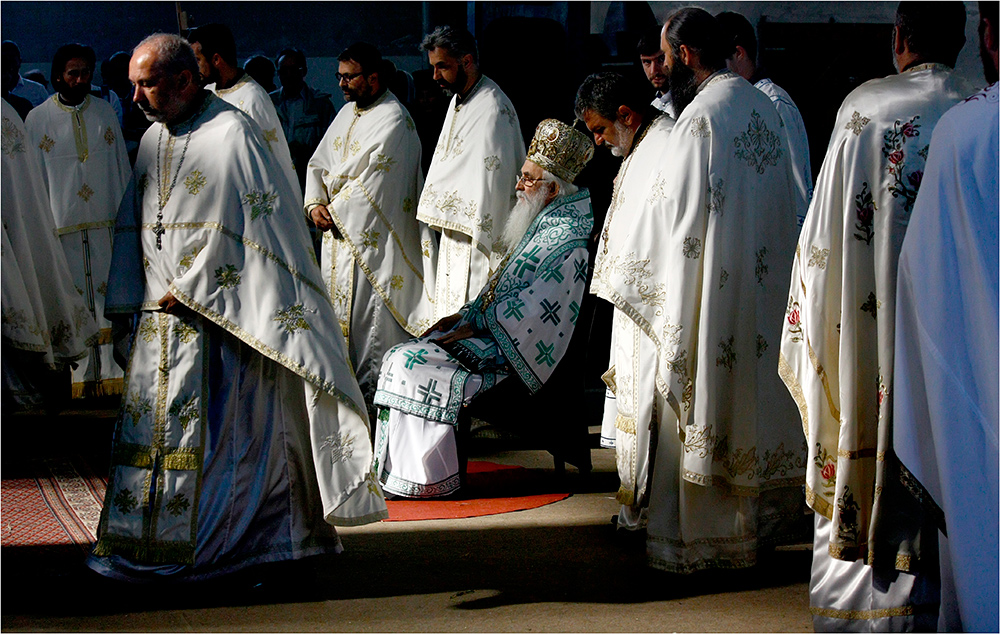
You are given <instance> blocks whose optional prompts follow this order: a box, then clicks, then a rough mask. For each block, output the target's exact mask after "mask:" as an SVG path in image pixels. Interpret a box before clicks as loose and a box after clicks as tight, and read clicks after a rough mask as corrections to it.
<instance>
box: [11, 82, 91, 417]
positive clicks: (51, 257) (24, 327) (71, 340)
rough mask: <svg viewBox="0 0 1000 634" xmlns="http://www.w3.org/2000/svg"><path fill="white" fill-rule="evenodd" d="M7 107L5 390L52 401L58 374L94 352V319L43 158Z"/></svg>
mask: <svg viewBox="0 0 1000 634" xmlns="http://www.w3.org/2000/svg"><path fill="white" fill-rule="evenodd" d="M0 107H2V109H3V111H2V114H3V119H2V122H3V126H2V134H3V182H2V185H0V196H2V199H3V201H2V207H3V249H0V254H2V260H3V262H2V264H3V295H2V300H0V310H2V312H3V390H4V402H5V404H6V403H8V402H11V401H9V400H8V399H13V403H15V404H17V405H19V406H23V407H34V406H39V405H41V406H49V405H52V398H53V394H52V387H53V383H54V381H53V377H52V376H51V374H48V373H47V372H46V371H47V370H55V371H61V370H64V369H65V368H66V367H67V365H68V364H70V363H74V362H77V361H79V360H80V359H82V358H83V357H85V356H86V355H87V354H89V349H90V347H91V346H92V345H93V343H94V341H96V339H97V336H98V334H97V324H96V323H95V322H94V318H93V316H92V315H91V313H90V310H89V309H88V308H87V305H86V304H85V303H84V300H83V298H82V297H80V295H79V294H77V292H76V289H74V288H73V277H72V275H71V274H70V270H69V265H68V264H67V263H66V255H65V254H64V253H63V249H62V245H60V244H59V238H58V237H57V236H56V228H55V223H54V222H53V220H52V215H51V214H50V213H49V203H48V199H47V198H46V197H45V185H44V184H43V182H42V170H41V165H39V163H38V161H37V157H36V156H35V153H34V152H30V151H29V147H28V143H29V141H28V134H27V131H26V130H25V128H24V124H23V123H22V122H21V117H20V116H18V114H17V112H16V111H15V110H14V107H13V106H11V105H10V104H8V103H7V102H6V101H3V102H2V103H0Z"/></svg>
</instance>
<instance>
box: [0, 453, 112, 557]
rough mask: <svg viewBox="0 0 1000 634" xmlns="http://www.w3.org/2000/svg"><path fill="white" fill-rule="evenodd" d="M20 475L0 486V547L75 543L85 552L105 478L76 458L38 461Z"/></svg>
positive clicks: (98, 512) (91, 539)
mask: <svg viewBox="0 0 1000 634" xmlns="http://www.w3.org/2000/svg"><path fill="white" fill-rule="evenodd" d="M20 475H21V477H18V478H12V479H5V480H4V481H3V484H2V486H0V526H2V533H0V544H2V545H3V547H4V548H6V547H8V546H22V547H23V546H29V547H35V548H37V547H42V548H45V547H51V546H66V545H76V546H78V547H79V548H80V552H81V553H84V552H88V551H89V550H90V547H91V546H92V545H93V543H94V541H95V540H96V539H97V535H96V533H97V524H98V522H99V521H100V519H101V505H102V503H103V502H104V491H105V489H106V488H107V480H106V479H105V478H103V477H101V476H98V475H96V474H95V473H94V472H93V471H92V470H91V469H90V468H89V467H88V466H87V464H86V463H85V462H84V461H83V460H79V459H74V460H67V459H52V460H39V461H36V462H32V463H31V464H30V467H29V469H28V471H27V472H25V473H22V474H20Z"/></svg>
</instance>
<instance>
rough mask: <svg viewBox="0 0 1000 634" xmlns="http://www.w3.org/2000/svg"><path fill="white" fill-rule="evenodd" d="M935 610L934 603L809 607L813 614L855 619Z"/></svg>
mask: <svg viewBox="0 0 1000 634" xmlns="http://www.w3.org/2000/svg"><path fill="white" fill-rule="evenodd" d="M937 610H938V604H936V603H935V604H932V605H902V606H899V607H896V608H882V609H880V610H833V609H830V608H814V607H812V606H810V607H809V613H810V614H812V615H813V616H822V617H825V618H828V619H848V620H855V621H868V620H871V619H884V618H888V617H893V616H913V615H915V614H921V613H930V612H936V611H937Z"/></svg>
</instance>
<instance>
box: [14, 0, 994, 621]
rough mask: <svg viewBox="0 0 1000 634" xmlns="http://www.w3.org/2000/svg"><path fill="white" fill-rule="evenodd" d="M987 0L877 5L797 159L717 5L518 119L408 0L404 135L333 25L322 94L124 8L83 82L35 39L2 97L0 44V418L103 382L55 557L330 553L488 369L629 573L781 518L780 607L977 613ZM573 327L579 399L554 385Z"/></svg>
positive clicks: (984, 521)
mask: <svg viewBox="0 0 1000 634" xmlns="http://www.w3.org/2000/svg"><path fill="white" fill-rule="evenodd" d="M997 6H998V3H996V2H980V3H979V21H978V34H979V41H978V42H967V41H966V39H967V38H966V35H965V33H966V22H967V15H966V9H965V5H964V4H963V3H961V2H901V3H899V5H898V7H897V8H896V10H895V23H894V25H893V28H892V41H891V42H886V44H888V45H889V47H888V48H889V50H888V51H886V53H888V54H891V56H892V60H893V65H894V67H895V69H896V73H895V74H892V75H889V76H886V77H881V78H876V79H872V80H869V81H866V82H864V83H862V84H860V85H859V86H857V87H856V88H854V89H853V90H852V91H851V92H850V94H848V95H847V97H846V99H844V100H843V103H842V104H841V105H840V107H839V110H838V111H837V112H836V116H835V120H833V121H826V122H824V125H827V126H829V125H830V124H832V125H833V127H832V134H831V135H830V137H829V143H828V146H827V148H826V151H825V154H824V153H817V154H814V155H813V157H818V156H823V159H822V161H821V163H818V164H815V162H814V161H811V159H810V148H809V139H808V135H807V130H806V123H804V117H803V114H802V112H801V111H800V109H799V107H798V106H797V105H796V103H795V101H794V100H793V98H792V96H791V95H790V94H789V92H788V91H787V90H785V89H784V88H782V87H781V86H779V85H778V84H776V83H775V82H774V81H773V80H772V79H771V78H770V77H769V76H768V74H767V72H766V69H765V68H764V67H763V65H762V64H760V63H759V58H760V55H759V50H760V49H761V48H762V47H763V45H762V44H761V43H759V42H758V35H757V32H756V29H755V27H754V26H753V25H752V24H751V22H750V21H749V20H748V19H747V17H745V16H743V15H740V14H738V13H734V12H731V11H723V12H719V13H718V14H717V15H713V14H712V13H709V12H708V11H706V10H704V9H701V8H697V7H684V8H680V9H678V10H675V11H672V12H671V13H670V14H669V16H668V17H667V19H666V20H665V21H663V23H662V24H661V25H658V26H657V27H656V28H648V29H646V30H645V31H644V32H643V33H642V34H641V37H639V38H638V46H637V47H636V48H635V53H634V58H635V59H634V60H633V62H634V63H635V64H636V65H639V64H641V69H642V70H643V71H644V73H645V79H646V80H647V81H645V82H644V81H637V80H636V79H635V78H634V77H633V76H630V75H628V74H626V73H623V72H618V70H615V69H603V70H601V71H599V72H596V73H593V74H590V75H589V76H587V77H586V78H585V79H584V80H583V81H582V83H579V85H576V86H574V88H575V96H574V98H573V103H572V104H571V106H572V107H571V108H569V109H568V110H554V111H553V112H549V113H547V114H546V115H545V116H544V117H542V118H540V119H538V120H535V121H524V123H525V125H526V126H527V127H525V128H524V130H526V131H527V130H530V131H532V132H530V134H529V133H528V132H522V120H521V119H519V117H518V112H517V111H516V110H515V105H514V104H515V101H512V100H511V99H510V98H508V95H507V94H505V92H504V90H503V89H501V86H500V84H499V83H498V82H497V81H494V79H491V78H490V77H488V76H487V75H486V74H484V72H483V66H482V64H481V59H480V45H479V43H478V42H477V38H476V37H474V36H473V35H472V34H471V33H470V32H469V31H467V30H465V29H464V28H460V27H454V26H438V27H436V28H431V29H425V30H426V31H427V32H426V33H424V34H422V38H423V39H422V41H421V42H420V45H419V54H420V55H421V56H422V59H423V61H424V62H425V63H426V66H429V68H430V70H429V71H428V74H429V75H430V76H431V77H432V78H433V84H434V88H435V89H440V90H442V91H443V93H442V94H443V95H446V98H448V99H449V101H447V107H446V108H445V107H442V109H441V112H442V115H443V116H442V118H440V119H437V120H435V123H434V125H435V127H434V128H432V129H430V130H429V134H430V138H431V139H436V143H431V144H426V143H425V139H424V134H423V132H424V130H425V129H427V128H426V126H427V121H428V119H427V118H426V117H423V116H421V115H419V114H418V112H417V111H416V108H417V107H418V105H417V104H418V101H417V97H416V96H415V94H416V92H415V91H414V89H413V85H412V81H413V80H412V78H411V84H410V85H409V87H408V85H407V84H406V82H402V83H401V81H400V77H404V79H405V75H406V74H405V73H404V74H403V75H402V76H401V75H400V74H399V73H400V72H402V71H397V70H396V68H395V66H394V65H392V63H391V62H390V61H389V60H388V58H387V57H383V54H382V53H381V52H380V50H379V48H377V47H376V46H373V45H372V44H370V43H367V42H365V41H362V40H363V37H359V38H358V41H355V42H354V43H352V44H350V45H349V46H347V47H346V48H344V49H343V51H342V52H341V53H340V54H339V56H338V57H337V58H336V68H337V72H336V81H337V85H338V87H339V89H340V91H341V92H342V93H343V101H344V102H345V105H344V106H343V107H341V108H340V109H339V111H337V112H335V113H334V108H333V106H332V104H331V103H330V101H329V99H328V97H327V96H324V95H323V94H322V93H320V92H318V91H314V90H313V89H312V88H310V87H309V86H308V85H307V84H306V83H305V81H304V77H305V74H306V57H305V55H304V54H303V53H302V52H301V51H299V50H297V49H285V50H284V51H282V52H281V53H279V55H278V56H277V58H276V60H275V66H276V67H277V68H278V73H279V75H280V77H281V83H282V86H281V88H280V89H278V88H275V86H274V85H273V84H272V85H271V86H270V87H268V88H265V87H263V86H262V85H261V82H263V80H260V82H259V81H258V80H257V79H255V78H254V77H252V76H251V75H250V73H249V72H247V71H245V70H244V69H243V68H241V67H240V65H239V64H238V62H237V59H238V58H237V55H238V50H237V44H236V38H234V35H233V32H232V31H231V30H230V28H229V27H228V26H226V25H224V24H219V23H210V24H205V25H203V26H197V27H194V28H190V29H184V30H183V32H182V33H181V34H179V35H178V34H168V33H153V34H152V35H149V36H148V37H145V39H142V40H141V41H139V42H138V43H137V44H135V46H134V48H133V49H132V50H131V51H130V53H129V54H128V55H127V60H128V63H127V82H125V85H126V86H127V87H129V88H128V90H129V92H128V93H127V94H124V95H122V96H121V97H118V96H116V95H115V91H111V92H110V94H108V95H102V94H101V93H100V92H99V91H94V90H92V85H91V84H92V78H93V77H94V74H95V71H96V66H97V59H96V56H95V53H94V50H93V49H92V48H90V47H89V46H86V45H82V44H75V43H74V44H66V45H64V46H61V47H59V48H58V50H57V51H56V52H55V54H54V56H53V58H52V70H51V83H52V87H53V88H54V89H55V94H53V95H51V96H48V97H45V98H44V99H36V98H35V94H34V93H33V92H32V90H34V88H33V86H31V85H30V84H33V82H29V81H28V80H25V79H24V78H23V77H21V75H20V74H19V65H20V52H19V51H18V49H17V46H16V45H15V44H14V43H13V42H4V59H3V62H4V68H3V73H4V75H3V82H4V84H3V90H4V103H3V130H2V132H3V183H2V194H3V251H2V255H3V278H2V279H3V285H2V286H3V288H2V290H3V294H2V312H3V329H2V332H3V340H2V341H3V406H4V409H5V411H8V412H10V411H33V410H46V411H56V410H57V409H58V408H60V407H66V406H67V405H66V403H67V402H69V401H74V402H76V401H81V400H82V401H86V400H87V399H93V398H98V397H102V398H107V397H114V398H115V399H116V402H120V406H119V410H118V414H117V419H116V422H115V431H114V438H113V445H112V446H111V447H108V451H109V452H110V456H111V458H110V472H109V474H108V477H107V489H106V495H105V498H104V504H103V509H102V511H101V514H100V520H99V525H98V528H97V541H96V543H95V544H94V545H93V548H92V550H91V551H90V553H89V556H88V557H87V559H86V565H87V566H88V567H89V568H90V569H91V570H93V571H96V572H97V573H99V574H100V575H103V576H104V577H107V578H111V579H114V580H118V581H120V582H126V583H148V582H151V581H154V582H155V581H159V582H168V581H198V580H205V579H214V578H217V577H220V576H223V575H228V574H230V573H233V572H236V571H239V570H243V569H246V568H248V567H250V566H255V565H258V564H264V563H269V562H280V561H291V560H298V559H303V558H307V557H312V556H314V555H320V554H324V553H327V554H334V553H339V552H341V551H342V550H344V546H343V544H342V543H341V539H340V536H338V533H337V527H356V526H362V525H368V524H373V523H376V522H380V521H382V520H386V519H392V508H391V504H388V503H387V500H388V501H389V502H392V501H395V500H407V499H409V500H455V499H462V497H461V496H463V495H465V494H466V493H467V491H468V490H469V484H468V483H469V469H468V462H469V459H468V452H469V443H470V428H472V427H475V426H479V427H480V428H483V427H489V426H490V425H491V424H495V425H496V426H497V427H498V428H502V427H503V426H504V424H505V421H504V420H493V419H491V420H490V423H486V422H484V421H481V420H479V418H478V416H479V414H478V413H474V414H470V412H477V410H475V409H474V404H475V403H477V402H479V403H485V402H488V400H487V397H486V396H485V395H489V394H492V395H498V394H499V395H503V397H502V398H504V399H506V400H508V401H511V402H510V406H511V407H512V408H513V411H519V410H523V411H527V410H528V409H534V408H535V407H536V406H537V405H538V403H539V402H543V401H544V399H549V401H552V400H553V399H554V403H555V406H554V407H552V408H551V410H547V411H551V412H553V414H552V415H551V416H548V417H540V418H538V419H537V420H538V421H539V424H547V425H551V429H548V430H545V429H536V430H533V431H532V432H531V435H533V436H537V437H543V436H544V437H556V438H558V437H560V436H561V435H562V434H563V433H564V432H563V429H565V428H566V426H568V425H575V426H577V427H579V426H580V425H583V427H586V426H587V425H588V424H591V423H590V422H588V421H587V420H584V421H582V422H581V421H578V420H575V419H574V420H569V421H561V420H551V419H552V418H557V417H559V416H561V417H563V418H568V417H573V416H576V414H574V412H583V415H584V417H585V418H588V420H590V421H592V424H593V425H594V426H595V427H599V429H600V435H599V440H597V439H596V435H595V440H594V445H593V447H592V448H593V450H594V451H596V452H601V451H605V452H609V455H612V454H613V456H614V459H613V461H614V463H615V464H616V465H617V477H618V481H619V487H618V491H617V494H616V495H615V496H614V498H615V499H614V505H615V506H616V507H617V510H616V514H615V516H614V517H613V518H612V522H613V524H614V527H615V528H614V534H615V535H616V537H617V538H619V539H623V540H630V539H637V540H639V542H641V543H643V544H644V545H645V546H644V553H645V561H646V564H647V566H648V567H649V568H651V569H654V570H657V571H662V572H660V573H658V574H660V575H664V574H665V573H669V574H673V575H680V576H681V577H682V578H688V576H691V575H693V574H694V573H698V572H699V571H704V570H711V569H725V570H732V569H754V568H755V567H758V566H760V565H761V564H762V562H763V561H764V560H765V559H766V556H767V555H768V553H771V552H773V551H774V549H775V548H778V547H787V546H790V545H809V546H811V549H812V567H811V572H810V573H809V590H808V593H809V599H808V601H809V612H810V616H811V618H812V625H813V627H814V628H815V629H816V630H817V631H875V630H879V631H883V630H889V631H910V630H947V631H962V630H965V631H996V630H997V628H998V627H1000V622H998V602H997V597H998V596H1000V584H998V574H1000V571H998V554H1000V546H998V526H1000V519H998V518H1000V508H998V500H1000V484H998V482H1000V476H998V455H1000V444H998V434H1000V423H998V421H1000V410H998V408H1000V394H998V392H1000V378H998V374H1000V334H998V330H1000V299H998V294H1000V260H998V244H997V233H998V222H1000V219H998V212H1000V197H998V185H997V178H998V170H1000V166H998V162H1000V147H998V142H1000V116H998V115H1000V93H998V88H997V78H998V43H1000V31H998V27H1000V24H998V15H997ZM470 28H471V27H470ZM136 39H137V40H138V39H139V38H136ZM963 47H974V48H978V50H979V55H980V56H981V60H982V66H983V72H984V75H985V77H986V80H987V83H988V86H987V87H985V88H982V86H975V85H970V84H969V83H968V82H967V81H966V80H965V79H964V78H963V77H962V76H960V74H959V73H957V72H956V71H955V67H956V60H957V58H958V56H959V54H960V52H961V51H962V50H963ZM14 52H16V53H17V54H16V56H15V55H14V54H13V53H14ZM525 59H528V60H529V61H527V62H526V61H524V60H521V61H519V62H518V63H520V64H527V66H528V67H531V66H532V62H531V61H530V56H528V57H527V58H525ZM264 61H268V60H267V59H265V60H264ZM268 63H270V62H268ZM248 68H249V65H248ZM271 70H273V68H272V69H271ZM122 72H125V69H124V66H123V68H122ZM272 75H273V73H272ZM639 77H642V75H639ZM532 80H533V81H544V80H543V79H542V78H541V77H533V78H532ZM296 93H297V94H296ZM116 106H117V110H116ZM442 106H443V104H442ZM411 109H412V110H413V112H412V113H411ZM522 112H523V111H522ZM123 113H124V114H123ZM129 113H135V114H137V115H138V119H137V118H136V117H133V116H132V115H130V114H129ZM131 138H135V139H139V138H141V141H139V142H138V143H137V144H134V143H133V144H132V145H129V143H127V140H128V139H131ZM814 145H815V143H814ZM602 146H604V147H602ZM814 149H818V148H814ZM428 154H430V155H431V156H430V157H427V155H428ZM611 161H614V162H613V163H611ZM609 164H610V165H613V166H614V167H613V169H612V170H611V171H608V169H605V168H602V167H601V166H602V165H603V166H607V165H609ZM814 164H815V167H816V170H815V171H814V169H813V168H814ZM428 165H429V167H427V168H426V171H425V166H428ZM602 169H603V171H602ZM602 191H607V192H609V193H610V196H609V197H605V196H602V195H601V192H602ZM602 310H607V314H608V315H610V317H609V318H608V319H607V320H604V321H602V320H600V319H594V318H593V315H594V314H595V312H598V311H602ZM593 354H603V355H604V356H603V357H598V358H601V359H607V362H606V363H605V364H604V365H603V366H602V367H600V368H599V370H598V372H596V373H595V377H594V378H595V379H597V385H599V386H600V388H599V390H600V391H599V393H603V394H604V398H603V410H601V409H600V407H594V408H591V409H592V411H584V410H585V409H586V408H585V407H584V406H583V405H579V404H570V403H569V400H572V399H574V398H575V397H574V396H572V395H573V394H576V392H566V391H565V390H564V387H565V381H563V380H562V379H560V378H559V377H560V376H564V375H565V374H566V373H569V374H570V375H572V376H574V377H582V376H583V374H584V373H585V372H586V368H584V367H582V364H579V363H578V361H577V360H579V359H581V358H589V357H588V356H587V355H593ZM602 363H603V361H602ZM573 364H577V365H581V367H573ZM560 373H562V374H560ZM598 377H599V378H598ZM579 383H580V384H583V378H580V380H579ZM574 385H575V384H574ZM581 393H582V392H581ZM505 411H506V410H505ZM501 418H502V417H501ZM509 422H513V421H509ZM566 442H567V443H568V440H567V441H566ZM557 446H558V441H557ZM550 451H553V453H554V455H556V458H557V460H559V459H561V457H560V454H557V453H556V451H557V450H552V449H550ZM589 453H590V449H589V448H588V449H587V450H586V454H588V455H589ZM566 455H569V454H566ZM570 461H571V462H572V464H573V465H574V466H576V467H577V468H578V469H579V470H580V471H581V472H587V471H589V470H590V468H591V463H590V459H589V457H588V458H584V459H583V460H579V459H577V460H576V461H575V462H574V461H573V460H570ZM578 463H579V464H578ZM605 517H607V516H605ZM554 530H558V529H554ZM803 547H805V546H803ZM428 556H429V557H431V558H433V554H432V553H431V554H429V555H428ZM430 561H432V559H431V560H430ZM90 574H92V573H90ZM656 578H659V579H663V580H664V581H665V577H656ZM665 627H667V629H670V626H669V625H667V626H665Z"/></svg>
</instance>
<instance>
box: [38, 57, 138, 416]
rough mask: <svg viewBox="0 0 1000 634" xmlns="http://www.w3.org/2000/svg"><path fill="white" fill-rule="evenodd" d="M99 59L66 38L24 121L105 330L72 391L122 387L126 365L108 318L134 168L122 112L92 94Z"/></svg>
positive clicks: (62, 234) (77, 270)
mask: <svg viewBox="0 0 1000 634" xmlns="http://www.w3.org/2000/svg"><path fill="white" fill-rule="evenodd" d="M95 62H96V59H95V56H94V51H93V49H91V48H90V47H89V46H82V45H80V44H67V45H65V46H62V47H60V48H59V50H58V51H56V54H55V56H54V58H53V60H52V85H53V86H54V87H55V88H56V91H57V93H56V94H55V95H53V96H52V97H50V98H49V99H47V100H46V101H45V102H43V103H42V104H41V105H39V106H38V107H36V108H34V109H33V110H32V111H31V112H30V113H28V118H27V120H26V121H25V122H24V125H25V128H27V131H28V138H29V139H30V147H29V149H30V151H32V152H35V153H36V154H37V155H38V157H39V160H40V161H41V163H42V166H43V172H42V175H43V177H44V179H43V180H44V182H45V187H46V193H47V197H46V198H47V200H48V201H49V205H50V208H51V211H52V216H53V219H54V220H55V225H56V231H57V232H58V234H59V240H60V242H61V243H62V247H63V250H64V251H65V253H66V261H67V263H68V264H69V267H70V271H71V272H72V274H73V284H74V285H75V286H76V290H77V292H79V293H80V294H81V295H83V297H84V300H85V303H86V304H87V307H88V308H89V309H90V311H91V314H92V315H93V316H94V319H96V320H97V324H98V326H99V327H100V329H101V334H100V337H99V339H98V340H97V343H96V345H95V346H94V347H93V348H92V350H91V354H90V356H89V357H88V358H87V359H86V360H84V361H83V362H81V363H80V365H79V367H77V368H76V369H75V370H74V371H73V393H74V396H78V397H79V396H103V395H114V394H120V393H121V390H122V372H121V369H120V368H118V366H117V365H115V363H114V360H113V358H112V350H111V324H110V322H108V320H107V319H105V317H104V298H105V295H106V293H107V280H108V270H109V267H110V265H111V242H112V239H111V238H112V228H113V226H114V220H115V214H116V213H117V212H118V204H119V203H120V202H121V199H122V194H123V193H124V192H125V187H126V185H127V184H128V181H129V178H130V177H131V175H132V169H131V167H130V166H129V161H128V155H127V153H126V150H125V143H124V141H123V139H122V132H121V128H120V127H119V126H118V117H117V116H116V115H115V112H114V110H113V109H112V108H111V106H110V105H109V104H108V102H106V101H104V100H103V99H99V98H97V97H95V96H93V95H91V94H90V81H91V77H92V76H93V72H94V64H95Z"/></svg>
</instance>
